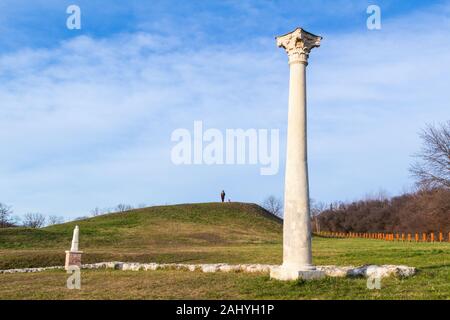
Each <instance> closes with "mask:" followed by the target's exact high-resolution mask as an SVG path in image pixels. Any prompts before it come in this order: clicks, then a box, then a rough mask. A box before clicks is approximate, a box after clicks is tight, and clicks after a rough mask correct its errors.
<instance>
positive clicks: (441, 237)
mask: <svg viewBox="0 0 450 320" xmlns="http://www.w3.org/2000/svg"><path fill="white" fill-rule="evenodd" d="M443 238H444V237H443V236H442V232H439V242H442V240H443Z"/></svg>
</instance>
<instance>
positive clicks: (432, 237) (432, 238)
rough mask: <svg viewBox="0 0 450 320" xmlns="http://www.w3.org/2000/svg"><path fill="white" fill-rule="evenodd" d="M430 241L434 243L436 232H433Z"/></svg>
mask: <svg viewBox="0 0 450 320" xmlns="http://www.w3.org/2000/svg"><path fill="white" fill-rule="evenodd" d="M430 241H431V242H434V232H432V233H431V234H430Z"/></svg>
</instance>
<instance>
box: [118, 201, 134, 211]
mask: <svg viewBox="0 0 450 320" xmlns="http://www.w3.org/2000/svg"><path fill="white" fill-rule="evenodd" d="M115 210H116V212H125V211H129V210H133V207H132V206H130V205H129V204H123V203H120V204H118V205H117V206H116V208H115Z"/></svg>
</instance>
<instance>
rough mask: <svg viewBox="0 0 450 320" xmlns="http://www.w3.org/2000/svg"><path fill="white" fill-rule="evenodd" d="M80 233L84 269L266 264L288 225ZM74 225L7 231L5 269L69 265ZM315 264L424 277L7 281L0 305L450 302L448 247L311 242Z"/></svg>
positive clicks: (234, 206) (0, 249) (47, 277)
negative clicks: (399, 269) (74, 285)
mask: <svg viewBox="0 0 450 320" xmlns="http://www.w3.org/2000/svg"><path fill="white" fill-rule="evenodd" d="M76 224H78V225H79V226H80V247H81V250H83V251H84V252H85V254H84V255H83V262H84V263H90V262H100V261H113V260H117V261H127V262H160V263H162V262H173V263H175V262H179V263H219V262H225V263H269V264H279V263H281V259H282V225H281V221H280V220H279V219H276V218H275V217H273V216H271V215H269V214H267V212H265V211H264V210H263V209H261V208H260V207H259V206H257V205H251V204H242V203H226V204H217V203H206V204H192V205H177V206H161V207H152V208H145V209H139V210H133V211H130V212H124V213H115V214H110V215H104V216H99V217H95V218H91V219H87V220H83V221H78V222H76ZM74 225H75V223H67V224H62V225H56V226H51V227H47V228H43V229H37V230H36V229H34V230H33V229H23V228H20V229H18V228H10V229H0V257H1V258H0V269H9V268H19V267H37V266H51V265H62V264H63V263H64V250H67V249H68V248H69V247H70V241H71V234H72V230H73V227H74ZM313 255H314V263H315V264H318V265H330V264H337V265H363V264H405V265H408V266H414V267H417V268H418V269H419V272H418V274H417V275H415V276H413V277H411V278H406V279H397V278H389V279H383V281H382V288H381V290H368V289H367V287H366V280H365V279H354V278H353V279H342V278H339V279H338V278H326V279H324V280H320V281H312V282H279V281H276V280H271V279H270V278H269V276H268V275H266V274H244V273H214V274H208V273H201V272H199V271H198V272H197V271H196V272H188V271H173V270H158V271H139V272H136V271H114V270H92V271H87V270H86V271H85V270H83V271H82V289H81V290H69V289H67V288H66V286H65V283H66V279H67V276H68V275H67V274H66V273H65V272H64V271H46V272H42V273H33V274H0V299H177V298H178V299H450V243H398V242H385V241H380V240H370V239H327V238H320V237H315V238H314V239H313Z"/></svg>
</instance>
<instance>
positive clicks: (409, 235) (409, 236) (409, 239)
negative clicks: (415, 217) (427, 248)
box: [408, 233, 411, 242]
mask: <svg viewBox="0 0 450 320" xmlns="http://www.w3.org/2000/svg"><path fill="white" fill-rule="evenodd" d="M408 241H409V242H411V233H408Z"/></svg>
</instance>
